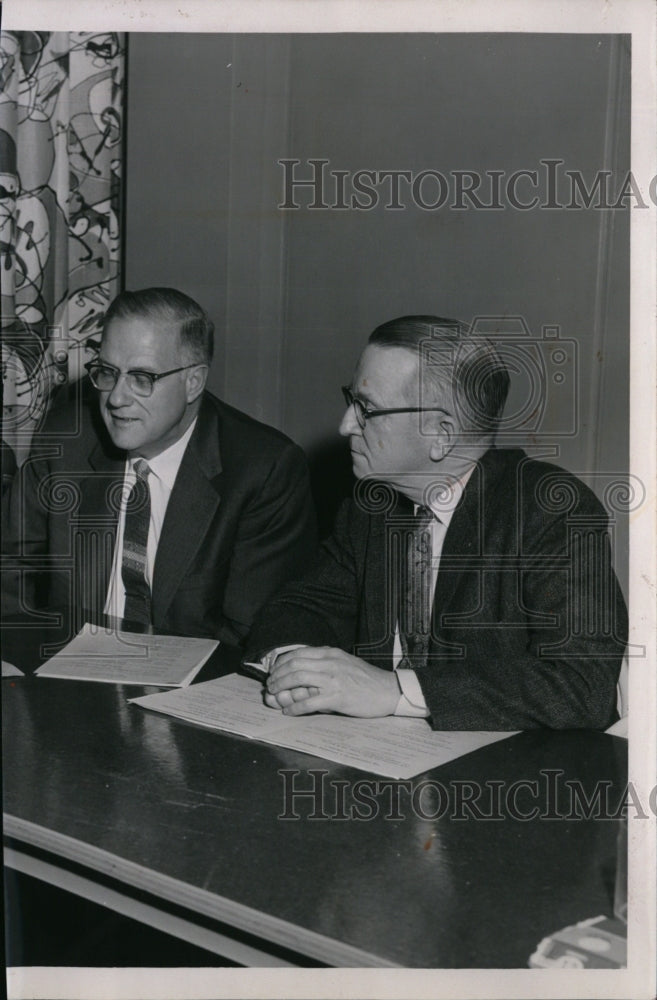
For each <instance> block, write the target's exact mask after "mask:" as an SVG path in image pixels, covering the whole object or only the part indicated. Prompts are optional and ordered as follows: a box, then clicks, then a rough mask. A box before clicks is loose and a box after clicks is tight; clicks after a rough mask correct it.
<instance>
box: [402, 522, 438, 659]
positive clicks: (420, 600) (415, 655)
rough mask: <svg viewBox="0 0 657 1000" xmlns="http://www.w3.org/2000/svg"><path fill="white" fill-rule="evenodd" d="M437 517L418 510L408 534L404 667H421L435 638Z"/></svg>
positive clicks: (403, 595)
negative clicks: (433, 541) (433, 539)
mask: <svg viewBox="0 0 657 1000" xmlns="http://www.w3.org/2000/svg"><path fill="white" fill-rule="evenodd" d="M433 519H434V516H433V514H432V513H431V511H430V510H428V509H427V508H426V507H418V509H417V511H416V513H415V517H414V525H413V529H412V530H411V531H409V532H408V535H407V544H406V553H405V555H406V559H405V568H406V574H405V580H403V581H402V587H401V594H400V598H401V608H400V614H399V639H400V642H401V647H402V652H403V654H404V659H403V660H402V662H401V663H400V664H399V666H400V667H402V668H406V669H408V668H411V669H414V668H417V667H421V666H424V665H425V664H426V662H427V655H428V652H429V638H430V636H431V554H432V547H431V522H432V521H433Z"/></svg>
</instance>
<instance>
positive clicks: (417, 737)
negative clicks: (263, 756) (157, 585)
mask: <svg viewBox="0 0 657 1000" xmlns="http://www.w3.org/2000/svg"><path fill="white" fill-rule="evenodd" d="M131 703H132V704H134V705H140V706H141V707H142V708H149V709H152V710H153V711H156V712H162V713H164V714H165V715H171V716H174V717H175V718H179V719H184V720H185V721H186V722H194V723H197V724H199V725H202V726H208V727H210V728H211V729H220V730H223V731H226V732H229V733H238V734H239V735H241V736H248V737H250V738H251V739H258V740H262V741H264V742H265V743H273V744H275V745H276V746H284V747H288V748H291V749H294V750H302V751H304V752H305V753H311V754H314V755H316V756H318V757H323V758H324V759H326V760H333V761H337V762H338V763H340V764H349V765H350V766H351V767H358V768H361V769H363V770H366V771H371V772H373V773H374V774H381V775H385V776H386V777H389V778H412V777H413V776H414V775H416V774H421V773H422V772H423V771H428V770H429V769H430V768H432V767H438V766H439V765H440V764H446V763H447V762H448V761H450V760H454V759H455V758H456V757H462V756H463V755H464V754H466V753H470V752H471V751H472V750H477V749H478V748H479V747H482V746H486V745H487V744H489V743H494V742H496V741H497V740H502V739H505V738H506V737H507V736H511V735H512V734H511V733H483V732H433V731H432V730H431V729H430V728H429V726H428V724H427V723H426V722H425V720H424V719H404V718H394V717H393V718H391V717H387V718H384V719H353V718H348V717H346V716H342V715H306V716H298V717H296V718H295V717H291V716H283V715H281V714H280V713H279V712H276V711H275V710H273V709H271V708H267V707H266V706H265V705H264V704H263V701H262V686H261V684H260V683H259V682H258V681H256V680H252V679H251V678H249V677H241V676H239V675H238V674H230V675H229V676H227V677H220V678H219V679H218V680H213V681H206V682H205V683H203V684H195V685H194V686H193V687H191V688H187V689H185V690H184V691H167V692H165V693H163V694H151V695H145V696H143V697H141V698H132V699H131Z"/></svg>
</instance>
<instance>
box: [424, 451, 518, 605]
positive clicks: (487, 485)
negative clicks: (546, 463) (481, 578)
mask: <svg viewBox="0 0 657 1000" xmlns="http://www.w3.org/2000/svg"><path fill="white" fill-rule="evenodd" d="M507 462H508V452H506V451H504V450H502V451H498V450H497V449H496V448H491V449H489V450H488V451H487V452H486V453H485V454H484V455H482V457H481V458H480V459H479V461H478V462H477V465H476V466H475V468H474V470H473V472H472V475H471V476H470V478H469V480H468V482H467V484H466V487H465V490H464V491H463V496H462V498H461V502H460V503H459V505H458V507H457V508H456V510H455V511H454V514H453V515H452V519H451V521H450V524H449V527H448V529H447V532H446V534H445V540H444V543H443V548H442V552H441V556H440V565H439V568H438V579H437V580H436V592H435V595H434V605H433V608H434V617H436V616H438V615H442V614H444V613H445V611H446V609H447V608H448V607H449V605H450V603H451V602H452V600H453V599H454V597H455V595H456V593H457V589H458V586H459V583H460V582H461V581H462V579H463V577H464V576H465V575H466V574H472V573H475V574H476V573H479V572H480V569H479V568H478V567H477V566H476V565H475V566H472V565H470V566H469V565H468V563H469V562H470V561H471V560H475V559H478V558H479V557H481V556H483V554H484V551H485V545H486V542H485V536H486V523H485V517H486V514H487V512H488V513H490V510H491V499H492V495H493V492H494V490H495V489H496V487H497V484H498V480H499V479H500V477H501V476H502V475H503V474H504V470H505V467H506V463H507ZM436 620H439V619H436Z"/></svg>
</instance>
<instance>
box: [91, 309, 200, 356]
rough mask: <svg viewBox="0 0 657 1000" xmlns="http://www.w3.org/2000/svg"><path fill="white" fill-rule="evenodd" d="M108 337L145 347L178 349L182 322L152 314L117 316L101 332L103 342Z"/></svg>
mask: <svg viewBox="0 0 657 1000" xmlns="http://www.w3.org/2000/svg"><path fill="white" fill-rule="evenodd" d="M108 339H111V340H113V341H120V342H121V341H125V342H126V343H129V344H130V345H133V344H134V345H135V346H142V347H144V348H145V349H148V348H155V349H169V348H171V347H173V348H175V349H177V348H178V347H179V345H180V324H178V323H172V322H162V321H161V320H158V319H157V318H156V317H150V316H115V317H113V318H112V319H111V320H110V321H109V323H107V324H106V326H105V327H104V329H103V332H102V334H101V343H102V342H106V341H107V340H108Z"/></svg>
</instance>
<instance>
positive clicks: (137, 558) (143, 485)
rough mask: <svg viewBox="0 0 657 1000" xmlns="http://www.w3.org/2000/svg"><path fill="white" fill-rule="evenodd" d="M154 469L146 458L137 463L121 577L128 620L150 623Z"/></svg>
mask: <svg viewBox="0 0 657 1000" xmlns="http://www.w3.org/2000/svg"><path fill="white" fill-rule="evenodd" d="M150 471H151V470H150V469H149V467H148V464H147V463H146V462H145V461H144V460H143V458H140V459H138V460H137V461H136V462H135V473H136V474H137V479H136V480H135V485H134V486H133V487H132V489H131V490H130V496H129V497H128V503H127V505H126V509H125V524H124V528H123V562H122V564H121V577H122V579H123V586H124V587H125V610H124V612H123V617H124V618H125V619H126V620H127V621H131V622H141V623H142V624H144V625H150V623H151V590H150V587H149V586H148V581H147V580H146V550H147V547H148V529H149V526H150V521H151V494H150V490H149V488H148V474H149V472H150Z"/></svg>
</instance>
